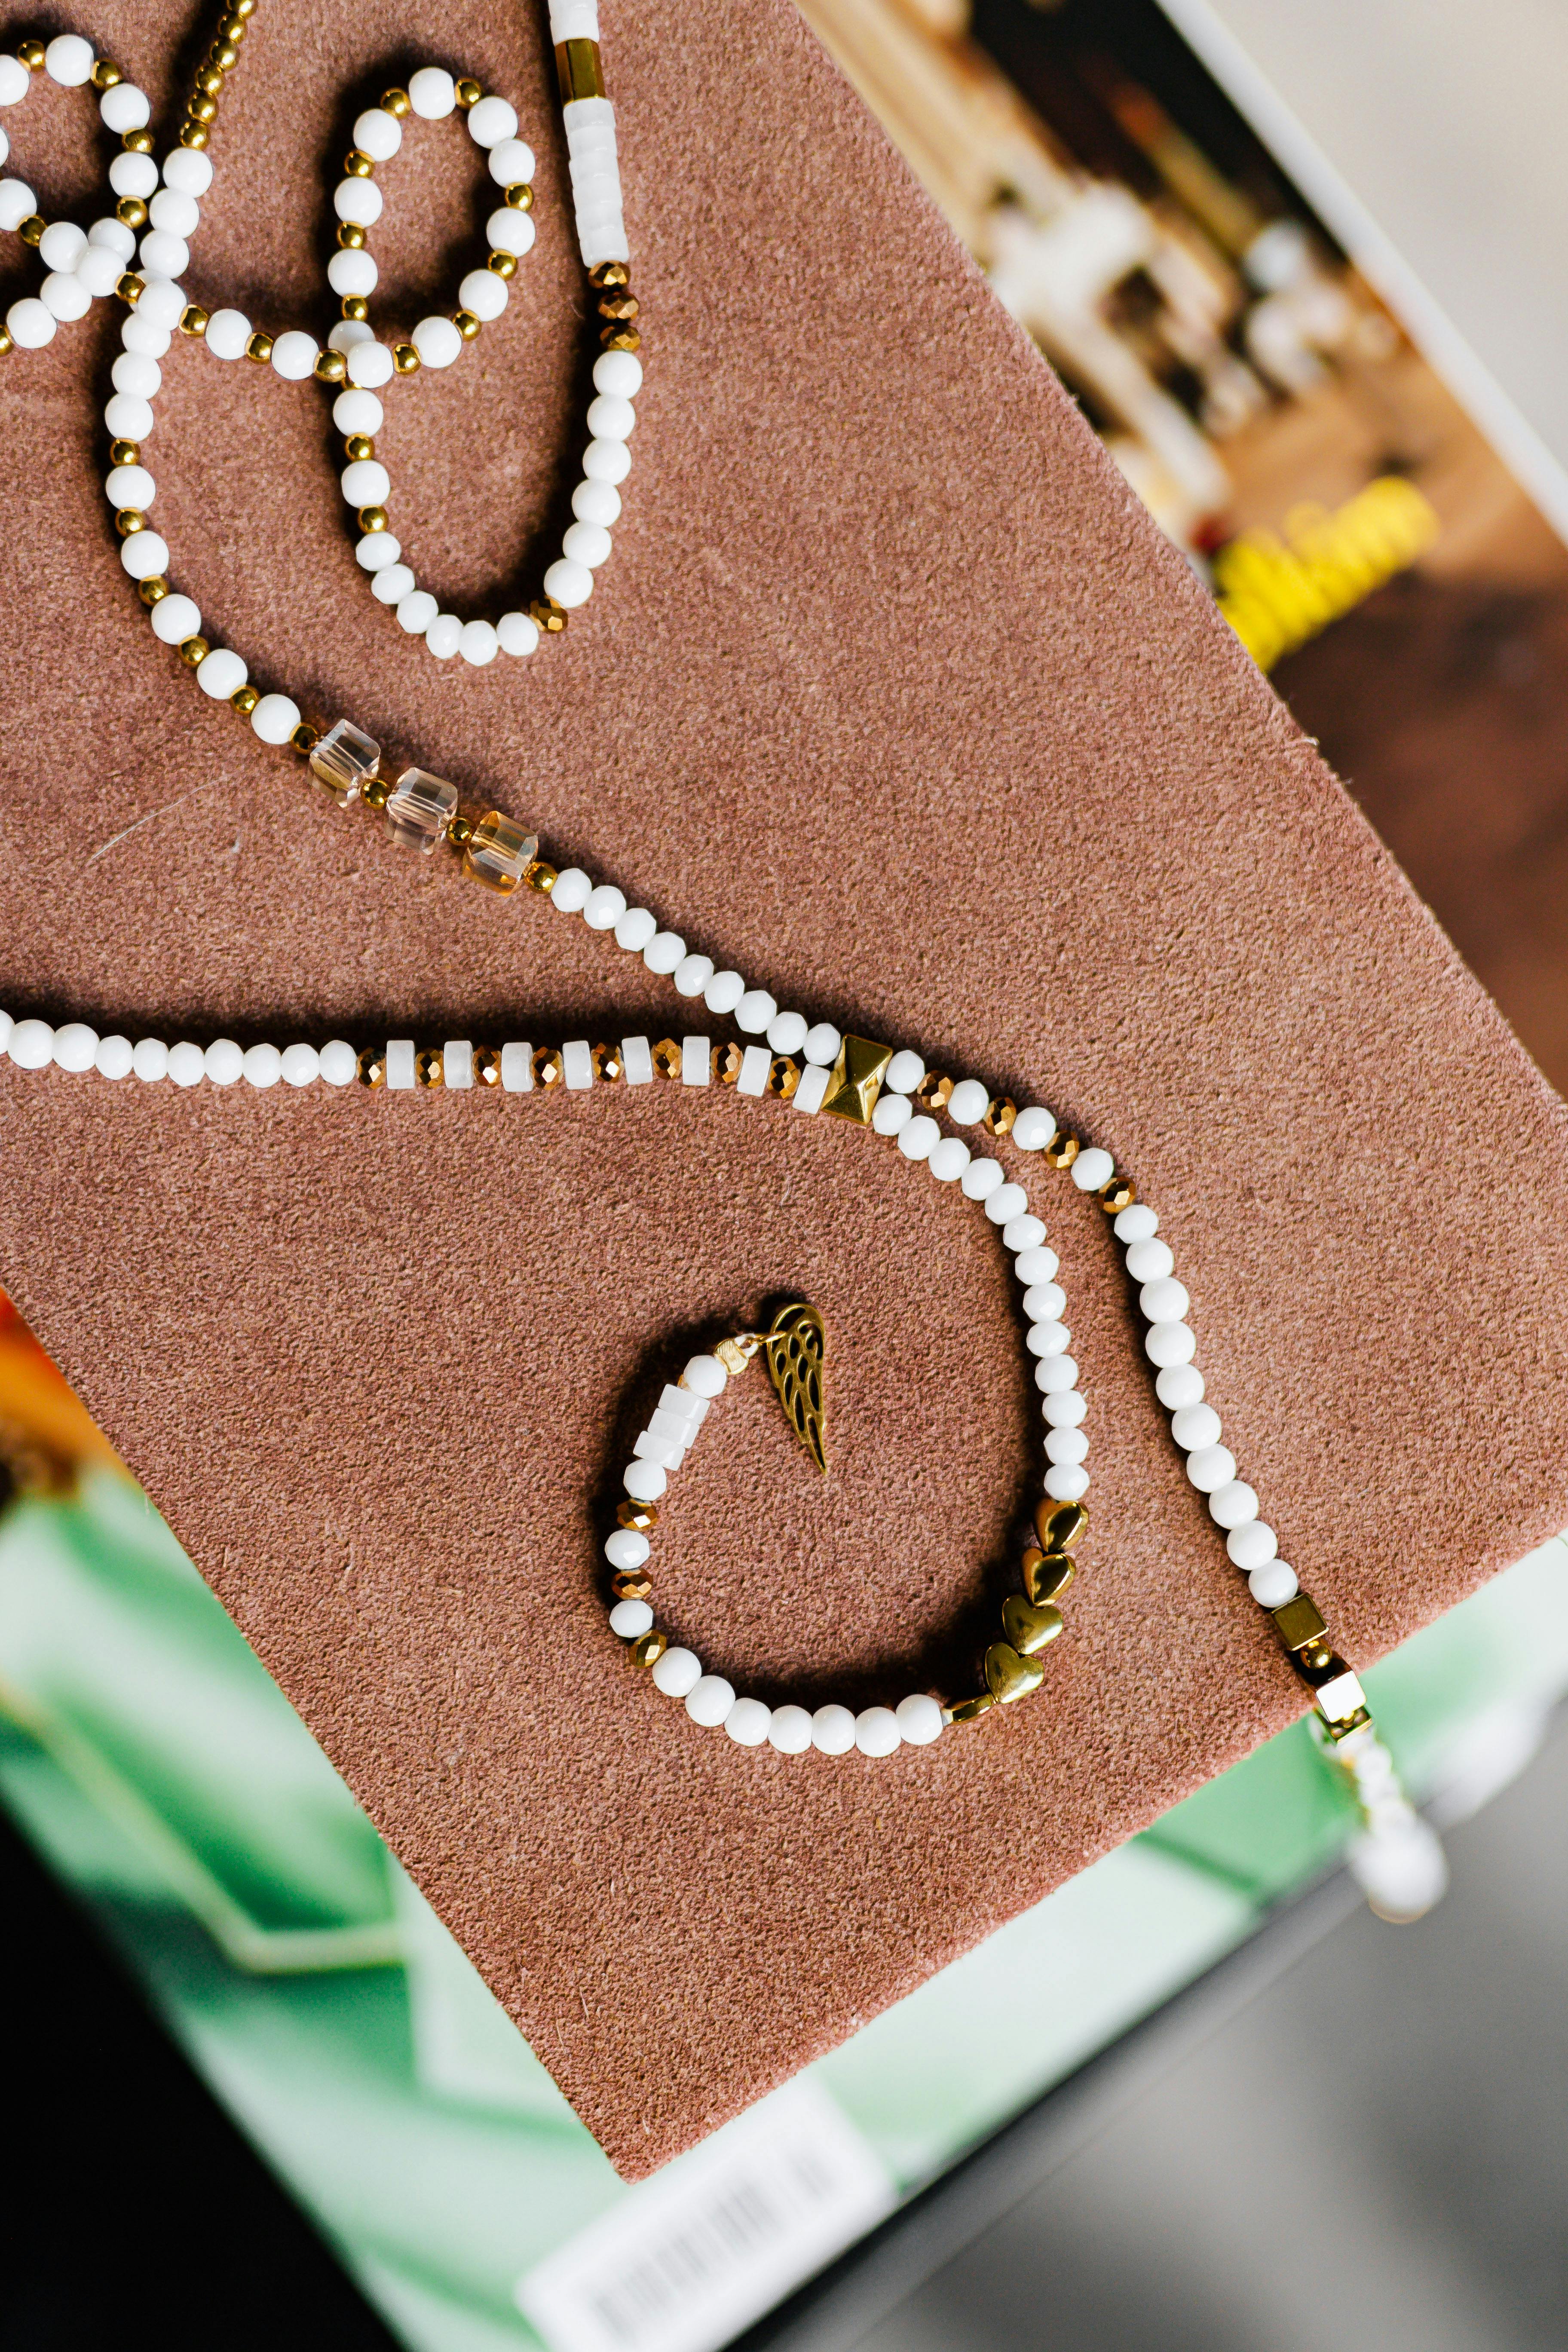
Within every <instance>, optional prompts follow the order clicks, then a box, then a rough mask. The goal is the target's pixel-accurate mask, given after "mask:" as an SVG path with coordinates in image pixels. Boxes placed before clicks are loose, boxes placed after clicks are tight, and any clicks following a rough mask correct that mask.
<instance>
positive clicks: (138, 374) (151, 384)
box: [109, 352, 163, 400]
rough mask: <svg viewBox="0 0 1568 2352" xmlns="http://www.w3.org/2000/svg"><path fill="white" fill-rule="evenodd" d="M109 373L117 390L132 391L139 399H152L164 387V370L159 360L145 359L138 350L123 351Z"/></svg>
mask: <svg viewBox="0 0 1568 2352" xmlns="http://www.w3.org/2000/svg"><path fill="white" fill-rule="evenodd" d="M109 373H110V382H111V383H113V385H114V389H115V391H116V392H129V393H132V394H134V396H135V397H136V398H137V399H138V400H151V399H152V397H153V394H154V393H157V392H161V391H162V390H163V369H162V368H161V367H160V366H159V365H158V362H157V361H156V360H144V359H142V357H141V355H140V354H139V353H138V352H121V354H120V357H119V358H118V359H117V360H116V361H115V362H114V365H113V366H112V367H111V368H110V372H109Z"/></svg>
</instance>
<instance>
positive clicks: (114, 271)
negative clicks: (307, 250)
mask: <svg viewBox="0 0 1568 2352" xmlns="http://www.w3.org/2000/svg"><path fill="white" fill-rule="evenodd" d="M124 268H125V263H124V261H123V259H122V258H121V256H120V255H119V254H118V253H116V252H114V251H113V249H112V248H111V247H109V246H107V245H89V247H88V249H87V251H86V252H85V253H84V254H83V256H82V257H81V259H80V260H79V262H78V263H77V266H76V274H77V277H78V278H79V281H80V283H81V284H82V285H83V286H85V287H86V289H87V290H88V292H89V294H90V295H92V296H93V297H94V298H95V299H101V298H102V297H103V296H104V295H105V294H112V293H113V291H114V289H115V288H116V287H117V286H118V285H119V283H120V278H121V272H122V271H123V269H124ZM148 430H149V431H151V430H152V427H151V426H149V427H148ZM125 437H126V438H129V437H130V436H125Z"/></svg>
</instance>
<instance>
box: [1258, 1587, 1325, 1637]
mask: <svg viewBox="0 0 1568 2352" xmlns="http://www.w3.org/2000/svg"><path fill="white" fill-rule="evenodd" d="M1268 1613H1269V1615H1270V1616H1271V1617H1272V1618H1273V1620H1274V1622H1275V1625H1276V1626H1277V1627H1278V1629H1279V1639H1280V1640H1281V1641H1282V1642H1283V1643H1284V1644H1285V1647H1286V1648H1287V1649H1288V1650H1303V1649H1305V1648H1306V1646H1307V1644H1308V1643H1309V1642H1314V1643H1318V1644H1319V1645H1320V1646H1321V1645H1322V1643H1323V1636H1324V1635H1325V1634H1326V1633H1327V1632H1328V1630H1329V1629H1328V1626H1327V1625H1326V1624H1325V1622H1324V1621H1323V1612H1322V1611H1321V1609H1320V1608H1319V1606H1318V1604H1317V1602H1316V1601H1314V1600H1313V1598H1312V1596H1311V1594H1310V1592H1298V1593H1297V1594H1296V1596H1295V1599H1294V1600H1292V1601H1285V1602H1284V1603H1283V1605H1282V1606H1281V1607H1280V1608H1279V1609H1271V1610H1270V1611H1269V1612H1268Z"/></svg>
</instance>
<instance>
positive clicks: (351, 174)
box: [343, 147, 375, 180]
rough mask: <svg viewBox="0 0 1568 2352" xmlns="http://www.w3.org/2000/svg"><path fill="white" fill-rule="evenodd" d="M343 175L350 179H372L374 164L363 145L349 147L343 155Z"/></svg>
mask: <svg viewBox="0 0 1568 2352" xmlns="http://www.w3.org/2000/svg"><path fill="white" fill-rule="evenodd" d="M343 176H344V178H345V179H350V180H374V177H375V164H374V162H373V160H372V159H371V157H370V156H368V155H367V154H366V153H365V152H364V150H363V147H351V148H350V149H349V152H348V153H347V154H346V155H345V156H344V157H343Z"/></svg>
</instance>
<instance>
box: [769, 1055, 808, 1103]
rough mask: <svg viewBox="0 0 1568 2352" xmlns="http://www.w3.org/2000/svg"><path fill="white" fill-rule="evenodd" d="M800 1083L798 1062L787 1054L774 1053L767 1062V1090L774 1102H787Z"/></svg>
mask: <svg viewBox="0 0 1568 2352" xmlns="http://www.w3.org/2000/svg"><path fill="white" fill-rule="evenodd" d="M799 1084H800V1064H799V1063H798V1062H797V1061H795V1058H794V1057H793V1055H789V1054H775V1055H773V1060H772V1061H771V1062H770V1063H769V1064H768V1081H767V1090H768V1092H769V1094H771V1095H772V1096H773V1099H774V1101H775V1102H788V1101H789V1100H790V1098H791V1097H792V1096H793V1095H794V1093H795V1088H796V1087H798V1086H799Z"/></svg>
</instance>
